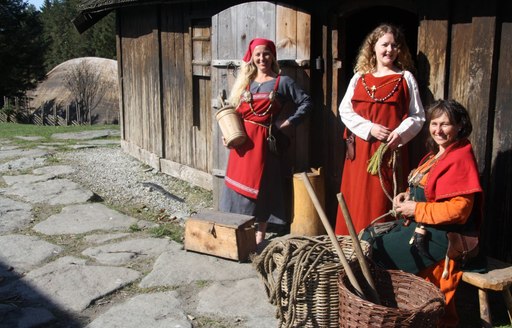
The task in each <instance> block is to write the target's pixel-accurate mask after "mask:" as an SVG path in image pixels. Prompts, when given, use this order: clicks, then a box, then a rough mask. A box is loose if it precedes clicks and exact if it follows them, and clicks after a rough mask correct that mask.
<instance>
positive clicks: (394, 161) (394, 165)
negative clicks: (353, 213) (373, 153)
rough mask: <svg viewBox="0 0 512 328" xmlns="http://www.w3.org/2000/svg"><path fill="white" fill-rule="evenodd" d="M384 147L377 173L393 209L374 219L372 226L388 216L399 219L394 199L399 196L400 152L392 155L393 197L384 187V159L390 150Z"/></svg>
mask: <svg viewBox="0 0 512 328" xmlns="http://www.w3.org/2000/svg"><path fill="white" fill-rule="evenodd" d="M383 145H384V146H382V147H383V149H382V151H381V152H379V154H378V155H379V156H378V158H377V173H378V174H379V182H380V186H381V188H382V191H383V192H384V194H385V195H386V197H387V198H388V200H389V201H390V202H391V209H390V210H389V211H388V212H386V213H384V214H383V215H381V216H379V217H377V218H376V219H374V220H373V221H372V222H371V224H370V225H373V224H374V223H375V222H377V221H379V220H381V219H382V218H384V217H386V216H388V215H391V216H393V217H397V214H396V212H395V209H394V208H393V199H394V198H395V197H396V195H398V182H397V177H396V172H397V167H398V161H397V152H398V150H396V149H395V150H393V151H392V152H393V153H392V154H391V168H392V172H393V197H392V196H391V195H390V194H389V192H388V191H387V189H386V187H385V185H384V178H383V177H382V170H381V167H382V161H383V159H384V155H385V154H386V152H387V151H388V150H389V147H388V145H387V144H383Z"/></svg>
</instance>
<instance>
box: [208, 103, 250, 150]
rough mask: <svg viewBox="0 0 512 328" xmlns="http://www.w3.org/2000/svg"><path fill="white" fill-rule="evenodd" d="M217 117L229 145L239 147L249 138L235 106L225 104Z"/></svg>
mask: <svg viewBox="0 0 512 328" xmlns="http://www.w3.org/2000/svg"><path fill="white" fill-rule="evenodd" d="M215 118H216V119H217V122H218V123H219V127H220V130H221V132H222V135H223V136H224V139H225V140H226V145H227V146H228V147H238V146H240V145H242V144H243V143H244V142H245V140H246V139H247V134H246V133H245V129H244V126H243V123H242V119H241V117H240V115H239V114H238V113H237V111H236V109H235V108H234V107H233V106H225V107H223V108H221V109H219V110H218V111H217V113H216V114H215Z"/></svg>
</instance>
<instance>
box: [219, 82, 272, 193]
mask: <svg viewBox="0 0 512 328" xmlns="http://www.w3.org/2000/svg"><path fill="white" fill-rule="evenodd" d="M279 80H280V76H278V77H277V78H276V82H275V85H274V89H273V93H274V96H273V98H275V93H276V91H277V87H278V86H279ZM280 109H281V106H280V104H279V102H278V101H277V100H275V99H272V96H271V93H256V94H253V95H252V101H250V102H246V101H243V100H242V101H241V103H240V105H239V106H238V108H237V111H238V112H239V113H240V114H241V116H242V119H243V120H244V127H245V131H246V133H247V136H248V138H247V141H246V142H245V143H244V144H243V145H241V146H240V147H238V148H236V149H231V150H230V152H229V159H228V166H227V169H226V176H225V183H226V186H227V187H229V188H231V189H233V190H234V191H236V192H238V193H240V194H242V195H244V196H246V197H249V198H253V199H257V198H258V193H259V189H260V183H261V177H262V175H263V168H264V164H265V159H266V156H267V147H268V146H267V137H268V127H269V126H270V124H271V122H272V117H276V116H277V115H278V113H279V111H280Z"/></svg>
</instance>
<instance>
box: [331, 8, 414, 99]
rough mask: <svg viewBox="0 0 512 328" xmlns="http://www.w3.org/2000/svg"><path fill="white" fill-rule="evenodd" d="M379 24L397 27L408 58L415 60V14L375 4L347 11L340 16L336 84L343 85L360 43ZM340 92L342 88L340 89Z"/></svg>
mask: <svg viewBox="0 0 512 328" xmlns="http://www.w3.org/2000/svg"><path fill="white" fill-rule="evenodd" d="M382 23H389V24H392V25H395V26H398V27H400V28H401V29H402V31H403V32H404V34H405V39H406V42H407V46H408V47H409V51H410V52H411V56H412V59H413V60H414V61H415V63H416V50H417V44H418V16H417V15H416V14H414V13H412V12H410V11H407V10H404V9H400V8H396V7H390V6H375V7H370V8H365V9H361V10H357V11H353V12H350V13H348V14H345V15H343V16H342V17H340V21H339V27H340V29H339V31H340V33H339V36H340V42H339V44H340V49H339V54H340V55H341V58H342V61H343V68H342V76H341V79H342V81H340V82H341V83H340V85H341V86H342V87H345V86H346V85H347V84H348V81H349V80H350V78H351V77H352V75H353V74H354V64H355V60H356V56H357V53H358V52H359V48H360V46H361V43H362V42H363V41H364V39H365V37H366V36H367V35H368V33H370V32H371V31H372V30H373V29H374V28H375V27H377V26H378V25H380V24H382ZM340 91H341V92H344V90H340Z"/></svg>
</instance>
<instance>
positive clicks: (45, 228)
mask: <svg viewBox="0 0 512 328" xmlns="http://www.w3.org/2000/svg"><path fill="white" fill-rule="evenodd" d="M110 133H111V131H103V132H101V131H99V132H98V131H97V132H94V133H92V134H89V135H87V134H85V133H80V134H78V135H73V134H65V135H59V136H55V139H67V138H75V139H78V140H83V142H84V144H83V146H84V147H101V146H103V145H105V144H108V143H106V142H105V140H96V141H97V142H95V140H94V139H95V138H98V137H103V136H105V134H106V135H109V134H110ZM25 138H29V137H25ZM51 147H52V146H51V145H50V144H46V145H41V146H40V147H38V148H34V149H31V150H21V149H19V148H18V147H16V146H13V145H11V144H6V143H0V176H1V179H0V327H90V328H96V327H98V328H99V327H101V328H109V327H125V328H129V327H136V328H141V327H198V326H201V327H255V328H256V327H258V328H261V327H276V326H277V320H276V319H275V317H274V313H275V309H274V307H273V306H272V305H270V304H269V303H268V301H267V297H266V295H265V292H264V287H263V283H262V282H261V280H260V278H259V277H258V276H257V274H256V271H255V270H254V268H253V267H252V265H251V264H250V263H238V262H235V261H229V260H224V259H220V258H216V257H212V256H208V255H204V254H197V253H192V252H187V251H185V250H183V246H182V245H181V244H179V243H176V242H174V241H172V240H169V239H164V238H153V237H151V236H149V235H148V234H143V233H140V232H133V230H134V229H131V228H132V227H133V226H134V225H136V226H138V227H149V226H152V225H154V223H152V222H146V221H141V220H137V219H135V218H132V217H130V216H127V215H124V214H122V213H119V212H117V211H114V210H112V209H110V208H108V207H106V206H105V205H103V204H102V203H98V202H94V201H93V199H94V194H93V193H92V192H91V191H90V190H87V189H85V188H83V187H82V186H80V185H78V184H76V183H74V182H72V181H70V180H68V179H66V178H65V177H64V176H65V175H66V174H68V173H70V172H72V171H73V170H74V168H73V167H70V166H66V165H52V164H51V162H50V161H48V158H49V151H48V149H51ZM75 147H80V145H78V146H75ZM13 172H15V173H16V174H14V173H13ZM19 172H23V173H19ZM42 205H46V206H52V207H53V208H60V210H59V211H58V213H56V214H55V213H51V214H49V215H47V216H44V215H43V219H38V220H35V219H34V211H37V210H41V208H44V206H42ZM39 217H41V216H39ZM36 221H37V222H36ZM208 322H210V323H208Z"/></svg>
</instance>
